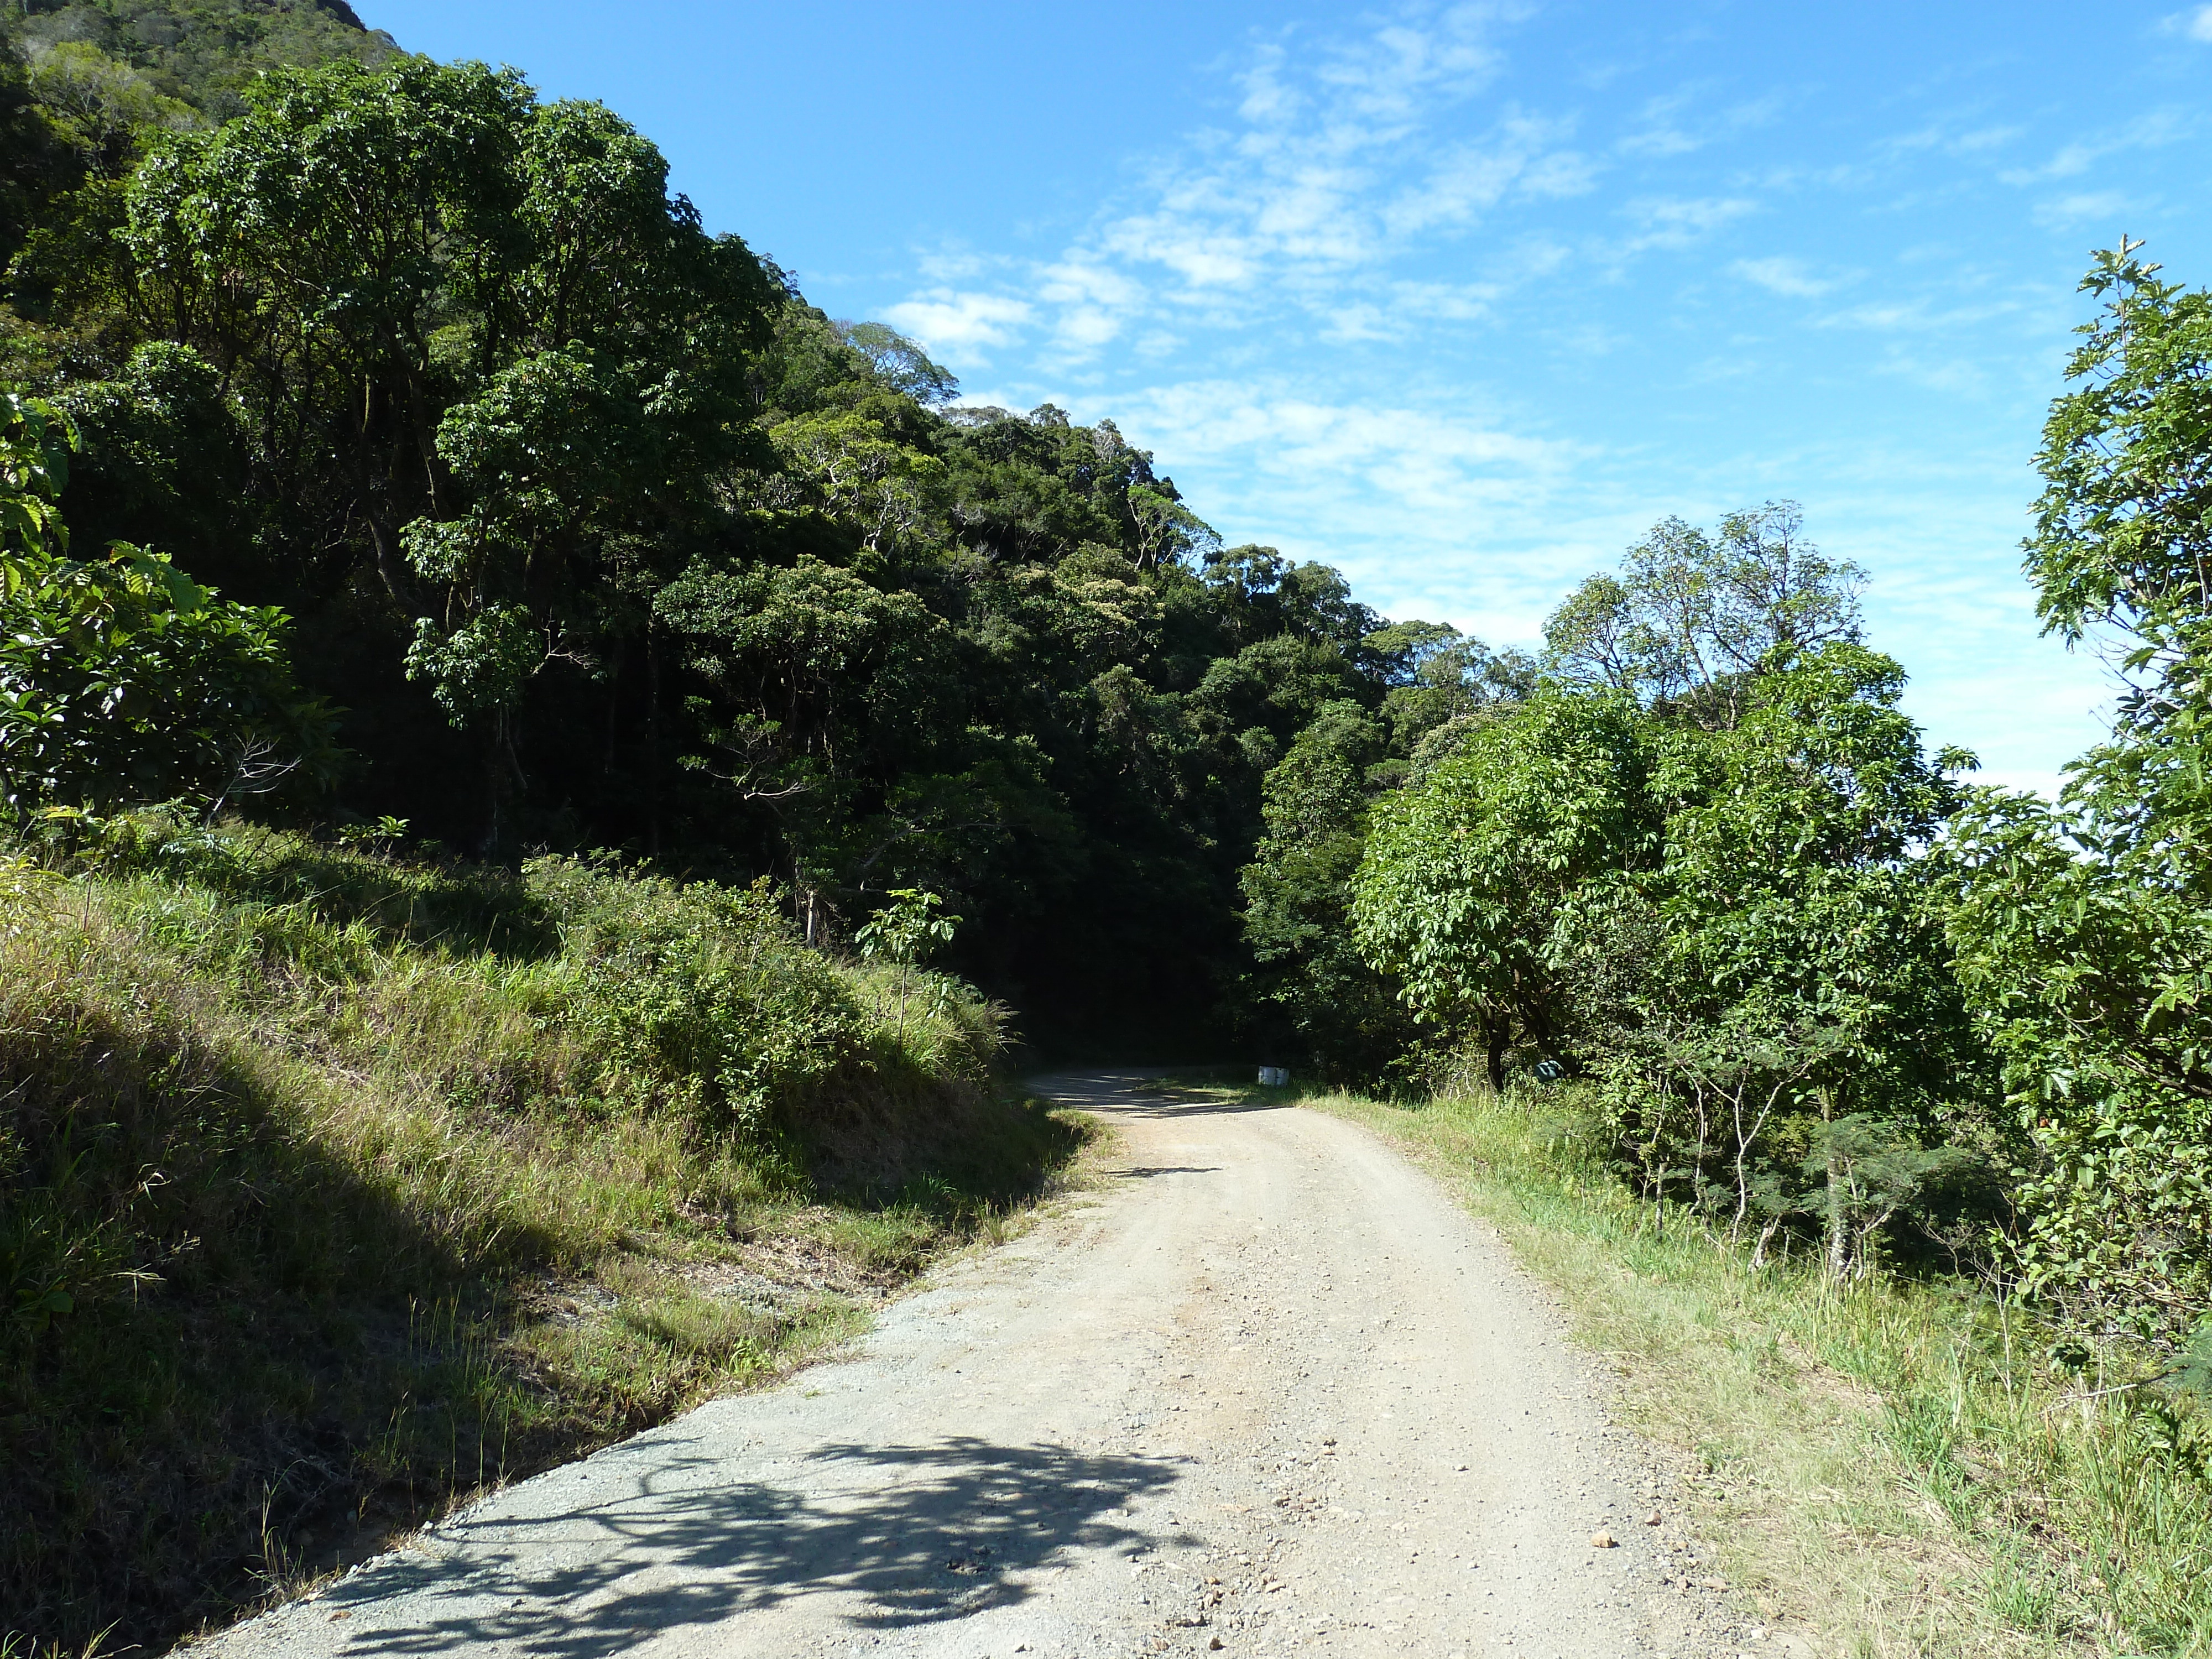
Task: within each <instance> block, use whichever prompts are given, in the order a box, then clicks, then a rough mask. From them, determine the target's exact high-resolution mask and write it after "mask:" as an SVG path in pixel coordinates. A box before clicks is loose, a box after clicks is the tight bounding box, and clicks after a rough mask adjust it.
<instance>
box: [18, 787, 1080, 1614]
mask: <svg viewBox="0 0 2212 1659" xmlns="http://www.w3.org/2000/svg"><path fill="white" fill-rule="evenodd" d="M87 836H88V838H87V839H85V840H84V842H83V844H82V845H80V846H79V847H77V848H76V849H74V850H72V851H71V852H70V854H69V855H68V856H66V857H64V856H61V855H58V854H54V853H53V852H52V851H51V850H49V851H48V852H46V854H42V855H41V856H38V857H32V856H29V855H20V856H16V857H13V858H11V859H9V860H6V861H5V862H4V864H0V1090H4V1106H0V1273H4V1275H5V1278H6V1281H7V1282H6V1302H5V1304H4V1307H0V1321H3V1322H0V1467H4V1468H5V1469H6V1471H7V1480H6V1486H7V1502H6V1503H5V1504H0V1637H4V1636H6V1635H7V1634H8V1633H10V1632H12V1633H13V1636H14V1642H13V1644H12V1649H13V1650H14V1651H17V1652H21V1651H28V1650H31V1648H30V1644H37V1645H38V1647H39V1648H40V1649H43V1648H44V1647H45V1646H46V1644H62V1645H63V1646H64V1650H70V1651H74V1650H76V1649H78V1648H79V1647H81V1646H82V1644H85V1643H86V1642H88V1640H90V1639H91V1638H93V1637H94V1636H95V1635H96V1634H98V1633H100V1632H107V1636H106V1645H107V1647H108V1648H109V1649H111V1650H112V1649H113V1648H117V1647H120V1646H122V1645H125V1644H128V1643H130V1642H137V1643H141V1644H149V1645H158V1644H161V1643H162V1642H163V1641H164V1640H166V1639H167V1638H172V1637H173V1636H175V1635H177V1634H179V1633H180V1632H183V1631H185V1630H186V1629H188V1628H190V1627H191V1626H192V1625H193V1624H194V1623H196V1622H197V1621H199V1620H205V1619H210V1618H220V1617H222V1616H224V1615H226V1614H227V1613H229V1612H230V1611H232V1610H233V1609H234V1608H235V1607H239V1606H240V1605H241V1604H246V1603H250V1602H252V1601H254V1600H256V1599H258V1598H259V1597H262V1596H265V1595H271V1594H277V1593H281V1592H283V1590H285V1589H288V1588H291V1587H295V1586H296V1585H297V1584H298V1583H301V1582H302V1581H304V1580H305V1579H307V1578H309V1577H313V1575H315V1574H317V1573H319V1572H325V1571H329V1570H330V1569H331V1567H332V1566H333V1565H337V1564H339V1563H341V1562H343V1561H345V1560H349V1559H356V1557H357V1556H358V1555H359V1554H361V1553H365V1552H366V1551H367V1550H368V1548H371V1547H374V1545H375V1544H376V1543H377V1542H379V1541H380V1540H381V1539H383V1538H386V1537H388V1536H390V1535H391V1534H392V1533H393V1532H394V1531H396V1530H398V1529H402V1528H406V1527H407V1526H409V1525H410V1524H413V1523H415V1522H418V1521H420V1520H421V1519H422V1518H424V1517H426V1516H431V1515H434V1514H436V1513H438V1512H441V1510H444V1509H445V1508H446V1507H447V1506H448V1505H449V1504H451V1503H452V1502H453V1500H454V1499H455V1498H457V1497H459V1496H462V1495H465V1494H466V1493H468V1492H471V1491H473V1490H476V1489H477V1488H479V1487H482V1486H489V1485H495V1484H496V1483H498V1482H500V1481H501V1480H507V1479H509V1478H512V1477H513V1476H516V1475H519V1474H526V1473H528V1472H530V1471H532V1470H534V1469H538V1468H544V1467H546V1466H547V1465H549V1464H551V1463H554V1462H560V1461H562V1460H565V1459H568V1458H570V1457H574V1456H576V1455H580V1454H582V1453H584V1452H586V1451H588V1450H590V1449H592V1448H594V1447H597V1446H599V1445H603V1444H605V1443H608V1442H610V1441H611V1440H613V1439H616V1438H617V1437H621V1436H623V1435H624V1434H627V1433H629V1432H632V1431H635V1430H637V1429H640V1428H642V1427H644V1426H646V1425H649V1424H652V1423H654V1422H657V1421H659V1420H661V1419H665V1418H666V1417H667V1416H669V1415H670V1414H671V1413H674V1412H676V1411H678V1410H679V1409H681V1408H683V1407H685V1406H688V1405H690V1404H691V1403H693V1402H695V1401H698V1400H700V1399H702V1398H703V1397H705V1396H707V1395H710V1394H713V1393H715V1392H719V1391H724V1390H726V1389H730V1388H732V1387H738V1386H743V1385H745V1384H748V1383H753V1382H756V1381H758V1380H763V1379H768V1378H772V1377H774V1376H778V1375H781V1374H782V1373H783V1372H784V1371H786V1370H788V1369H789V1368H790V1367H791V1366H792V1365H793V1364H795V1363H797V1362H798V1361H799V1360H800V1359H801V1358H804V1357H805V1356H807V1355H809V1354H811V1353H813V1352H817V1351H819V1350H820V1349H821V1348H823V1346H827V1345H829V1344H830V1343H832V1342H834V1341H836V1340H839V1339H840V1338H842V1336H844V1335H846V1334H849V1333H851V1332H853V1331H854V1330H855V1329H857V1328H860V1326H861V1325H863V1324H864V1323H865V1322H866V1317H867V1312H866V1310H868V1308H869V1307H870V1306H871V1305H872V1304H874V1303H875V1302H877V1301H878V1300H879V1299H880V1298H881V1297H883V1296H884V1295H885V1294H886V1293H888V1291H890V1289H892V1288H893V1287H894V1286H896V1285H899V1284H901V1283H902V1282H904V1281H905V1280H907V1279H910V1278H911V1277H913V1276H914V1275H915V1273H918V1272H919V1271H920V1270H921V1267H923V1266H924V1265H925V1264H926V1263H927V1261H930V1260H931V1259H932V1258H933V1257H934V1256H936V1255H939V1254H941V1253H942V1252H943V1251H944V1250H945V1249H947V1248H950V1247H952V1246H955V1245H957V1244H959V1243H963V1242H964V1241H967V1240H969V1239H973V1238H975V1237H979V1236H989V1235H992V1234H994V1233H995V1232H997V1231H1002V1230H1003V1229H1004V1228H1005V1227H1006V1225H1007V1224H1008V1220H1009V1218H1010V1217H1011V1216H1012V1214H1013V1213H1014V1212H1015V1211H1016V1209H1017V1208H1018V1206H1020V1205H1022V1204H1023V1203H1024V1202H1025V1201H1027V1200H1030V1198H1032V1197H1034V1196H1035V1195H1036V1194H1038V1193H1039V1192H1040V1191H1042V1190H1043V1189H1045V1188H1047V1187H1048V1185H1049V1184H1050V1183H1051V1182H1052V1181H1053V1179H1054V1171H1055V1170H1057V1169H1058V1168H1059V1167H1060V1165H1061V1164H1063V1163H1064V1162H1065V1161H1066V1158H1067V1157H1068V1156H1069V1154H1070V1153H1071V1152H1072V1151H1073V1147H1074V1146H1075V1145H1076V1144H1077V1142H1078V1140H1079V1129H1078V1128H1077V1127H1074V1126H1073V1123H1072V1122H1070V1121H1066V1120H1064V1119H1062V1118H1060V1117H1056V1116H1053V1115H1048V1114H1047V1113H1046V1112H1045V1111H1044V1110H1042V1109H1040V1108H1036V1107H1033V1106H1031V1105H1030V1104H1028V1103H1025V1102H1024V1101H1023V1100H1021V1099H1020V1098H1019V1097H1018V1095H1016V1094H1015V1093H1013V1092H1012V1091H1010V1090H1009V1089H1008V1088H1007V1087H1006V1084H1005V1083H1004V1081H1003V1079H1002V1078H1001V1076H1000V1071H999V1060H1000V1049H1001V1046H1002V1037H1001V1031H1000V1024H1001V1019H1000V1013H999V1012H998V1011H997V1010H995V1009H994V1008H993V1007H991V1006H988V1005H987V1004H986V1003H985V1002H984V1001H983V1000H981V999H980V998H979V997H978V996H976V994H975V993H974V992H973V991H972V990H971V989H969V987H966V986H964V985H963V984H961V983H959V982H958V981H954V980H951V979H948V978H945V977H942V976H939V975H933V974H930V973H927V972H926V971H923V970H921V969H900V968H898V967H896V966H895V965H883V964H877V963H845V962H840V961H834V960H832V959H830V958H829V957H825V956H823V955H822V954H820V953H818V952H816V951H811V950H809V949H807V948H806V947H805V945H803V944H802V943H800V942H799V939H797V938H796V937H795V935H794V934H793V931H792V929H791V928H790V927H789V926H788V924H787V921H785V919H784V918H783V916H782V915H781V911H780V910H779V908H778V904H777V901H776V898H775V895H774V894H772V893H771V892H770V891H769V890H767V889H766V888H764V887H762V888H753V889H739V890H732V889H726V888H720V887H716V886H713V885H711V884H691V885H683V884H677V883H675V882H672V881H669V880H666V879H662V878H653V877H646V876H640V875H637V874H635V873H625V872H622V871H620V870H617V869H616V868H613V867H611V866H605V865H595V864H592V863H590V862H581V861H578V860H567V859H548V860H538V861H536V862H534V863H532V864H530V865H528V866H525V867H524V869H523V870H522V871H520V872H501V871H496V870H487V869H482V868H477V867H473V866H461V865H455V864H451V863H432V862H424V861H416V862H410V861H405V860H399V859H397V858H394V857H391V856H387V855H385V854H381V853H380V852H378V851H377V850H376V849H374V848H370V847H359V846H356V847H351V848H347V847H333V846H330V845H326V844H322V843H319V842H313V841H309V840H307V839H303V838H300V837H295V836H286V835H282V834H276V833H271V832H266V831H262V830H222V831H214V832H210V831H206V830H203V829H197V828H195V827H192V826H191V825H188V824H183V823H177V822H173V821H171V820H168V819H167V818H162V817H143V818H138V819H133V820H128V821H122V822H118V823H110V824H106V825H103V826H97V827H96V828H95V829H94V830H92V831H88V832H87Z"/></svg>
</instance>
